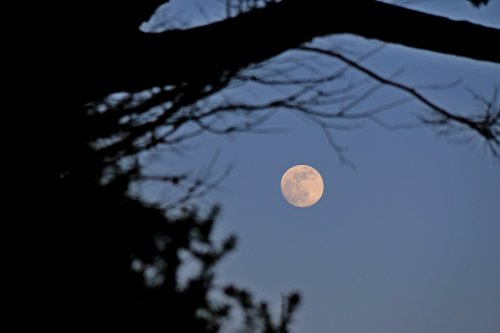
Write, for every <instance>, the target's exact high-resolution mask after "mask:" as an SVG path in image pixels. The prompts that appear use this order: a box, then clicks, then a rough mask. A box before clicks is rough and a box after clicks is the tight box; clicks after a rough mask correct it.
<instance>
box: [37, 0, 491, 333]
mask: <svg viewBox="0 0 500 333" xmlns="http://www.w3.org/2000/svg"><path fill="white" fill-rule="evenodd" d="M164 2H165V1H164V0H163V1H157V0H146V1H141V2H140V3H139V2H126V3H125V2H123V1H117V0H112V1H106V2H104V3H103V2H101V1H95V0H91V1H77V2H72V3H71V5H55V7H57V8H59V10H58V11H55V10H54V8H50V7H49V8H48V10H47V15H46V16H44V17H43V20H44V21H45V24H43V25H41V27H40V29H41V35H43V36H45V38H44V39H43V43H44V44H43V46H42V45H39V46H40V53H41V54H40V55H39V62H37V63H36V64H35V69H36V71H35V74H36V75H35V76H36V77H38V78H41V79H42V80H43V81H45V79H44V78H49V77H50V78H51V79H50V81H47V82H37V85H36V86H37V88H36V89H37V90H38V91H37V93H36V97H37V98H35V99H34V102H33V105H34V106H36V107H37V108H42V109H43V110H46V112H45V113H44V115H43V120H42V121H43V122H42V123H41V125H40V127H42V128H43V131H44V133H45V135H44V137H43V139H40V141H39V142H38V143H37V144H38V145H39V146H40V147H42V148H43V152H44V154H45V156H46V157H45V161H46V164H47V165H46V167H47V170H48V172H47V178H46V180H47V183H46V184H47V186H48V187H49V188H50V193H51V194H50V195H47V196H45V197H43V198H41V200H42V206H43V207H44V210H45V211H47V212H48V213H47V218H48V219H49V223H48V226H47V228H46V229H44V230H43V231H42V232H41V234H40V236H39V237H40V238H42V239H43V243H44V246H43V247H42V248H41V250H40V253H39V254H38V255H39V256H40V257H41V259H42V263H43V265H44V266H43V267H44V270H43V274H42V277H40V280H41V284H40V285H41V286H43V287H40V289H41V291H42V295H43V297H42V299H50V302H44V306H43V308H42V310H40V311H42V312H44V313H58V314H65V315H70V316H76V317H83V316H88V315H89V314H90V313H96V312H108V313H109V312H120V313H124V312H126V313H133V314H135V315H139V316H141V318H145V319H148V320H149V321H150V322H157V323H159V324H160V323H163V322H165V323H166V325H167V326H168V327H169V328H170V329H171V330H175V329H176V328H177V327H179V328H180V329H179V331H180V330H182V331H183V332H220V331H221V330H222V327H223V326H224V324H225V323H226V321H227V320H228V318H229V316H230V313H231V309H239V310H240V317H241V318H243V323H242V326H241V327H242V330H246V331H248V332H267V333H271V332H288V330H289V325H290V323H291V320H292V315H293V312H294V311H295V310H296V308H297V306H298V303H299V296H298V294H296V293H292V294H290V295H287V296H284V299H283V309H282V313H281V316H280V317H279V318H278V319H276V320H275V319H273V318H272V316H271V314H270V312H269V310H268V309H267V305H266V303H260V302H258V301H255V300H254V299H253V297H252V295H251V294H250V293H249V292H247V291H245V290H243V289H241V288H239V287H235V286H215V284H214V268H215V265H216V264H217V263H218V262H219V261H220V260H221V259H222V258H223V257H224V255H226V254H227V253H228V252H230V251H231V250H232V249H233V248H234V246H235V243H236V239H235V238H234V237H233V236H230V237H228V238H227V239H225V240H223V241H222V242H221V243H220V244H218V243H216V242H214V241H213V240H212V238H211V231H212V226H213V223H214V221H215V219H216V217H217V209H214V210H213V211H211V212H209V213H206V214H203V212H199V211H198V210H196V209H195V208H193V207H194V206H193V205H191V204H190V202H191V201H190V200H191V199H193V198H195V197H196V196H197V195H198V194H200V193H203V191H204V189H206V188H207V187H210V186H211V183H210V181H209V179H207V177H203V178H201V179H194V180H193V179H191V183H190V185H188V187H187V189H186V192H185V193H184V194H183V195H181V196H180V198H177V201H174V205H173V206H170V207H168V208H169V209H165V207H160V206H159V205H153V204H147V203H145V202H143V201H141V199H140V198H134V197H132V196H131V195H130V194H129V191H128V190H129V187H130V184H131V183H133V182H140V181H145V180H156V181H162V182H166V183H168V184H171V185H172V186H178V185H179V184H186V183H189V182H190V178H189V176H188V175H187V174H179V175H171V174H166V175H148V174H146V173H145V172H144V171H143V169H142V164H141V161H140V154H141V153H143V152H145V151H148V150H150V149H153V148H156V147H158V146H169V147H170V146H173V145H175V144H176V143H178V142H182V141H183V140H186V139H188V138H190V137H192V136H194V135H199V134H200V133H203V132H206V131H209V132H215V133H220V134H227V133H232V132H236V131H248V130H253V129H256V128H258V125H259V124H261V123H262V122H263V121H265V120H266V118H267V116H268V115H269V112H272V111H273V110H275V109H278V108H282V109H290V110H297V111H299V112H301V113H302V114H304V115H306V116H307V117H309V118H310V119H312V120H313V121H315V122H316V123H317V124H318V125H319V128H320V129H321V130H323V131H324V132H325V135H326V136H327V138H328V139H329V141H330V143H331V144H332V146H333V147H334V148H335V149H336V150H337V152H338V154H339V157H340V159H341V160H342V161H347V159H346V158H345V156H344V154H343V151H342V149H341V147H340V146H338V145H337V144H336V142H335V141H334V140H333V137H332V136H331V133H330V131H329V130H330V129H332V128H338V127H341V126H342V125H340V124H338V123H337V122H336V121H337V120H358V119H369V120H372V121H375V122H377V123H379V124H381V125H382V126H387V127H389V126H388V125H387V124H386V123H385V122H384V120H383V119H380V118H379V115H380V114H381V113H382V112H383V111H384V110H387V109H388V108H391V107H393V106H395V105H400V104H401V103H405V102H407V101H408V100H409V99H416V100H418V101H420V102H421V103H423V104H424V105H425V106H426V107H427V108H428V113H427V114H425V115H424V116H422V119H423V120H424V121H425V122H426V123H428V124H432V125H434V126H439V127H440V128H445V129H448V128H450V127H451V126H458V127H459V128H460V129H461V130H465V131H471V132H472V133H475V134H476V135H478V136H479V137H481V138H482V139H484V140H485V141H486V142H487V144H488V145H489V147H490V149H491V151H492V152H493V154H495V155H497V156H498V152H499V147H500V141H499V137H500V109H499V107H498V104H496V95H495V97H494V98H492V99H491V100H489V99H484V98H482V97H481V96H477V98H478V99H479V100H481V101H482V102H483V104H484V112H483V113H482V114H481V115H479V116H477V115H475V116H464V115H457V114H454V113H452V112H450V111H449V110H446V109H445V108H443V107H441V106H439V105H437V104H436V103H434V102H432V101H431V100H430V99H428V98H427V97H426V96H425V95H424V93H423V92H422V91H421V90H419V89H417V88H415V87H410V86H408V85H405V84H404V83H401V82H398V81H396V75H397V73H396V75H393V76H390V77H384V76H383V75H380V74H378V73H376V72H375V71H373V70H371V69H370V68H368V67H366V66H364V65H363V63H362V61H363V60H364V59H366V58H367V57H369V56H371V54H373V53H374V52H376V51H377V50H373V52H370V53H368V54H365V55H362V56H360V57H357V58H350V57H349V56H347V55H345V54H343V53H342V52H340V51H339V50H337V49H335V48H324V47H319V46H317V45H315V44H314V42H313V43H311V41H312V40H313V39H314V38H316V37H322V36H329V35H332V34H339V33H350V34H355V35H358V36H362V37H365V38H370V39H377V40H380V41H383V42H387V43H396V44H401V45H405V46H408V47H412V48H418V49H425V50H430V51H434V52H439V53H444V54H450V55H455V56H461V57H467V58H471V59H477V60H482V61H490V62H494V63H500V55H499V53H498V52H496V51H495V50H494V49H493V48H492V47H491V42H484V40H486V41H494V40H500V31H499V30H497V29H493V28H488V27H484V26H480V25H477V24H472V23H469V22H464V21H453V20H450V19H447V18H444V17H439V16H435V15H430V14H425V13H421V12H417V11H414V10H410V9H406V8H402V7H398V6H395V5H392V4H387V3H382V2H378V1H370V0H358V1H340V2H337V1H336V2H327V1H319V0H313V1H299V0H284V1H276V2H275V1H253V2H252V1H238V2H231V1H229V2H228V7H227V8H228V10H227V19H225V20H223V21H220V22H215V23H211V24H208V25H204V26H201V27H197V28H190V29H186V30H169V31H164V32H144V31H141V30H140V29H139V28H138V27H139V26H140V24H141V23H142V22H143V21H145V20H147V19H148V17H149V16H150V15H151V14H152V13H153V11H154V10H155V9H156V8H157V7H158V6H159V5H161V4H162V3H164ZM167 2H168V1H167ZM471 2H472V3H474V5H477V6H479V5H481V4H486V3H487V1H471ZM62 7H66V8H64V9H67V10H68V12H71V11H77V14H75V15H70V14H67V15H60V14H59V13H60V9H62ZM276 22H279V24H276ZM415 26H418V27H422V28H420V29H419V30H415V29H414V27H415ZM396 27H397V28H396ZM68 36H70V38H68ZM456 36H460V38H457V37H456ZM478 36H481V37H478ZM40 43H41V42H40ZM287 50H294V52H295V53H293V54H292V55H291V57H290V58H285V59H284V60H283V59H279V61H278V62H277V63H275V62H273V59H276V58H275V57H278V56H279V55H280V54H282V53H283V52H285V51H287ZM304 54H312V55H314V56H321V57H324V58H325V59H328V60H329V61H340V65H338V66H337V67H336V68H335V69H334V70H333V71H331V72H328V73H326V74H321V75H317V76H307V77H302V76H300V75H293V76H288V75H287V73H290V72H291V71H293V70H295V69H296V68H297V63H296V61H295V60H297V59H299V61H300V64H304V62H307V61H309V60H307V58H303V57H302V55H304ZM201 55H203V56H201ZM282 60H283V61H282ZM313 61H314V60H313ZM294 63H295V64H294ZM348 70H355V71H359V72H360V73H361V74H363V75H365V76H366V77H367V78H369V79H370V80H372V81H371V82H372V84H371V85H370V86H368V87H364V86H362V85H358V84H354V85H353V84H347V85H344V86H340V87H338V88H336V89H333V90H332V89H330V90H329V89H326V88H325V86H324V85H323V84H325V83H331V82H334V81H335V80H338V79H339V78H341V77H342V76H343V75H344V74H345V72H346V71H348ZM248 83H251V84H258V85H261V86H264V87H276V86H280V87H285V90H286V93H285V94H284V95H281V96H278V97H277V98H275V99H270V100H266V101H261V102H259V103H249V102H248V101H239V100H234V99H231V98H221V97H220V96H221V94H220V93H221V92H223V91H224V90H225V89H237V87H238V84H248ZM379 84H383V85H388V86H391V87H393V88H395V89H397V90H399V91H402V92H403V93H405V94H406V96H405V97H403V98H401V99H395V100H394V101H391V102H390V103H388V104H387V105H381V106H377V107H376V108H374V109H372V110H365V111H363V112H354V111H353V110H354V109H355V107H356V105H358V104H359V103H360V102H361V101H363V100H364V99H366V98H368V97H369V96H370V95H371V94H373V93H374V92H375V91H376V90H377V87H378V86H379ZM360 87H361V88H360ZM356 89H358V90H356ZM351 91H355V92H356V93H355V94H347V92H351ZM339 102H342V103H343V104H344V105H346V106H345V107H344V108H340V109H338V110H337V111H336V112H333V113H324V112H323V111H322V110H321V108H320V107H321V106H322V105H332V104H333V105H336V104H338V103H339ZM227 114H230V115H233V114H241V115H242V116H243V117H242V118H241V119H243V120H241V119H240V120H238V121H237V122H235V123H230V124H227V122H220V121H219V119H220V117H221V116H222V117H223V116H224V115H227ZM187 124H191V125H194V127H195V129H193V130H189V131H186V130H185V126H186V125H187ZM347 127H348V126H347ZM175 204H177V205H175ZM179 207H180V208H179ZM174 208H175V209H174ZM187 261H189V262H195V263H197V267H198V270H197V271H196V272H195V273H193V274H192V275H191V276H190V277H188V278H186V279H185V280H182V279H181V278H180V276H179V271H180V269H181V267H182V266H183V264H185V263H186V262H187ZM213 293H216V294H217V293H218V295H212V294H213ZM165 316H166V317H167V318H168V319H167V320H166V321H165V319H164V318H165Z"/></svg>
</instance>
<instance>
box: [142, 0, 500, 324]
mask: <svg viewBox="0 0 500 333" xmlns="http://www.w3.org/2000/svg"><path fill="white" fill-rule="evenodd" d="M490 2H491V3H490V4H489V5H488V6H487V7H482V8H481V9H479V10H477V9H474V8H472V7H471V6H470V5H469V4H468V3H467V2H466V1H465V0H461V1H458V0H457V1H416V2H414V4H413V5H412V7H414V8H418V9H421V10H424V11H428V12H432V13H436V14H441V15H447V16H448V17H451V18H466V19H469V20H471V21H474V22H478V23H483V24H486V25H490V26H496V27H500V1H498V0H492V1H490ZM192 3H196V1H175V0H174V1H173V2H172V4H171V5H169V6H166V7H164V8H163V9H162V10H161V11H160V12H159V14H158V16H157V20H161V19H162V17H163V18H167V19H169V20H177V21H184V22H186V23H187V24H191V25H193V24H203V22H204V20H205V18H206V17H216V15H217V13H218V12H217V8H218V7H217V6H218V5H217V3H218V2H217V1H215V2H209V1H206V2H204V1H198V3H203V4H204V5H203V8H204V10H203V13H201V14H200V10H199V9H197V8H198V7H196V5H192ZM219 6H220V5H219ZM277 24H278V23H277ZM167 25H168V24H167ZM415 29H418V27H415ZM325 40H326V42H328V43H330V44H331V43H337V44H338V45H341V46H342V47H345V48H347V49H348V50H349V51H350V52H352V53H353V54H362V53H363V52H366V51H367V50H370V49H371V48H373V47H374V46H375V45H378V44H377V43H376V42H374V41H366V40H364V39H361V38H357V37H353V36H337V37H334V38H332V37H329V38H328V39H325ZM325 40H319V41H316V42H317V43H324V42H325ZM318 45H319V44H318ZM492 47H494V45H493V43H492ZM365 65H367V66H370V68H372V69H373V70H376V71H377V72H379V73H381V74H384V75H391V74H392V73H394V72H396V71H397V70H398V69H400V68H404V72H403V73H402V74H401V75H400V76H399V77H398V81H401V82H406V83H409V84H413V85H422V84H435V83H447V82H451V81H453V80H456V79H461V80H462V84H461V85H459V86H457V87H454V88H451V89H447V90H428V91H424V93H425V94H426V96H428V97H429V98H431V99H432V100H433V101H435V102H437V103H439V104H440V105H443V106H446V107H447V108H448V109H450V110H452V111H455V112H461V111H464V112H466V111H468V110H471V109H472V110H473V109H474V108H477V104H476V103H475V102H474V99H473V98H472V96H471V95H470V94H469V93H468V92H467V89H466V88H467V87H470V88H472V89H473V90H475V91H476V92H477V93H480V94H483V95H485V96H486V97H489V96H491V94H492V90H493V86H494V85H495V84H497V85H498V84H500V67H499V66H498V65H493V64H490V63H486V62H478V61H471V60H467V59H461V58H456V57H451V56H444V55H439V54H434V53H430V52H424V51H418V50H413V49H408V48H405V47H400V46H386V47H385V48H384V49H383V50H382V51H380V52H378V53H377V54H376V55H374V56H373V57H371V58H370V59H368V60H367V61H366V62H365ZM245 89H248V91H251V93H248V95H245V92H242V91H240V92H238V93H236V92H234V91H233V92H229V94H231V93H232V94H241V98H242V99H249V98H262V99H263V100H265V99H266V98H270V97H272V92H270V91H268V90H267V91H263V90H260V89H259V88H255V87H254V88H252V87H250V88H245V87H244V88H243V90H245ZM245 91H246V90H245ZM250 95H253V97H249V96H250ZM394 95H395V92H394V91H392V90H389V89H382V90H381V91H380V92H379V93H378V94H376V95H374V96H373V97H372V98H371V99H370V100H369V101H366V102H365V103H364V104H362V105H360V106H359V108H360V110H362V109H363V108H365V109H367V108H370V107H375V106H377V105H382V104H385V103H387V102H388V101H389V100H390V99H391V98H394ZM423 110H424V109H423V106H422V105H419V104H418V103H409V104H405V105H402V106H399V107H397V108H395V109H392V110H390V111H388V112H387V114H386V115H385V119H386V120H387V121H389V122H397V123H399V122H413V123H414V122H415V121H416V120H415V119H416V118H415V114H419V113H421V112H422V111H423ZM262 128H279V129H282V130H283V131H278V132H272V133H267V134H245V133H243V134H238V135H236V136H231V137H227V136H216V135H212V134H204V135H202V136H201V137H198V138H195V139H193V140H192V141H190V142H189V143H188V145H189V147H190V148H189V150H186V151H184V154H183V155H177V154H172V153H169V154H166V155H165V156H163V157H162V158H160V159H158V161H157V162H156V164H155V165H154V166H152V168H159V169H162V168H172V166H173V167H174V168H177V169H179V170H184V169H186V168H187V169H189V170H193V171H196V170H200V169H203V167H205V166H207V165H208V164H210V161H211V159H212V157H213V156H214V154H215V153H216V152H217V151H219V152H220V157H219V159H218V161H217V164H216V167H215V169H214V174H220V173H221V172H223V171H224V169H225V167H226V166H227V165H228V164H234V168H233V169H232V172H231V173H230V174H229V176H228V177H227V178H226V179H225V180H224V181H223V182H222V183H221V184H220V188H219V189H218V190H215V191H213V192H211V193H209V194H208V195H207V196H206V197H204V198H203V199H201V200H200V201H199V202H200V204H201V205H202V206H203V207H209V206H210V205H211V204H212V203H214V202H216V203H220V204H221V205H222V214H221V217H220V219H219V221H218V227H217V228H218V229H217V234H218V235H226V234H228V233H231V232H234V233H236V234H237V235H238V237H239V246H238V249H237V250H236V251H235V252H234V253H233V254H231V255H230V256H229V257H228V258H227V259H226V260H225V261H224V263H223V264H222V266H221V267H220V269H219V270H218V272H219V282H220V283H221V284H222V283H227V282H234V283H235V284H238V285H241V286H244V287H248V288H249V289H250V290H253V291H255V292H256V294H257V296H258V297H261V298H265V299H267V300H270V301H271V302H272V304H273V305H274V306H277V305H278V302H279V299H280V295H281V293H283V292H287V291H290V290H294V289H297V290H299V291H300V292H301V294H302V296H303V300H304V301H303V303H302V306H301V308H300V310H299V312H298V315H297V317H296V321H295V325H294V332H303V333H306V332H307V333H332V332H342V333H361V332H370V333H396V332H397V333H400V332H405V333H433V332H436V333H470V332H476V333H498V332H500V172H499V171H500V163H499V162H498V161H495V160H494V159H493V158H492V157H491V155H490V154H488V152H487V151H486V149H485V147H484V146H483V144H482V142H481V141H480V140H479V139H477V138H475V139H474V140H472V142H471V143H469V144H459V143H457V142H454V140H453V138H449V137H443V136H438V135H436V132H435V131H434V130H432V129H430V128H426V127H420V128H416V129H405V130H399V131H390V130H387V129H383V128H381V127H380V126H378V125H376V124H374V123H370V122H364V123H363V127H362V128H360V129H356V130H349V131H340V132H336V131H335V132H334V133H333V134H334V137H335V139H336V140H337V142H338V143H339V144H341V145H345V146H347V147H348V148H349V151H348V152H347V154H348V155H347V157H348V158H349V159H350V160H351V161H352V162H353V163H354V164H355V165H356V169H352V168H350V167H348V166H346V165H341V164H340V163H339V159H338V156H337V154H336V153H335V151H334V150H333V149H332V147H331V146H330V145H329V144H328V141H327V139H326V137H325V136H324V134H323V133H322V132H321V130H320V129H319V128H318V127H317V126H315V125H314V124H312V123H311V122H308V121H306V120H304V119H303V118H301V117H300V116H298V115H297V114H296V113H293V112H290V111H286V110H279V111H277V112H276V113H275V114H274V115H273V116H272V117H271V118H270V119H269V120H268V121H267V122H266V123H265V124H264V125H263V127H262ZM295 164H308V165H310V166H312V167H314V168H315V169H317V170H318V171H319V172H320V173H321V174H322V176H323V180H324V183H325V188H324V195H323V198H322V199H321V200H320V201H319V202H318V203H317V204H316V205H314V206H312V207H310V208H304V209H301V208H296V207H293V206H291V205H289V204H288V203H287V202H286V201H285V200H284V199H283V197H282V195H281V192H280V180H281V176H282V175H283V173H284V172H285V171H286V170H287V169H288V168H289V167H291V166H293V165H295ZM144 191H145V195H146V196H149V197H151V198H155V199H159V200H163V199H162V195H165V196H166V197H168V195H169V192H168V191H166V192H162V191H159V190H158V189H157V188H153V187H150V188H145V189H144ZM161 193H163V194H161Z"/></svg>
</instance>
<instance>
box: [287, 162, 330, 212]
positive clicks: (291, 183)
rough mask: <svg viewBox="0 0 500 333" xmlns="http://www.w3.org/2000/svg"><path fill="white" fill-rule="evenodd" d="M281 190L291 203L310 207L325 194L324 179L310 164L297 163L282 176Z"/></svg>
mask: <svg viewBox="0 0 500 333" xmlns="http://www.w3.org/2000/svg"><path fill="white" fill-rule="evenodd" d="M281 192H282V193H283V196H284V197H285V199H286V201H288V203H289V204H291V205H294V206H296V207H309V206H312V205H314V204H315V203H316V202H318V201H319V199H321V196H322V195H323V179H322V178H321V175H320V174H319V172H318V171H316V169H314V168H312V167H310V166H308V165H303V164H300V165H296V166H294V167H291V168H290V169H288V170H287V171H286V172H285V174H284V175H283V177H282V178H281Z"/></svg>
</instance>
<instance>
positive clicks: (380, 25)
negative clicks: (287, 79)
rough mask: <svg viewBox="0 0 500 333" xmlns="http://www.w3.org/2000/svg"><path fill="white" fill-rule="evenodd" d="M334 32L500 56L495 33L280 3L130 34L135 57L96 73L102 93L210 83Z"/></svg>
mask: <svg viewBox="0 0 500 333" xmlns="http://www.w3.org/2000/svg"><path fill="white" fill-rule="evenodd" d="M277 22H279V24H277ZM340 33H350V34H355V35H359V36H363V37H366V38H371V39H377V40H381V41H384V42H388V43H396V44H401V45H405V46H409V47H414V48H419V49H423V50H429V51H434V52H439V53H444V54H451V55H458V56H462V57H468V58H472V59H478V60H485V61H491V62H496V63H500V53H499V52H497V51H496V50H494V49H493V47H492V45H494V41H495V40H500V30H498V29H494V28H488V27H484V26H481V25H478V24H473V23H470V22H465V21H454V20H450V19H447V18H444V17H440V16H436V15H431V14H426V13H422V12H418V11H415V10H411V9H407V8H402V7H398V6H395V5H391V4H386V3H382V2H379V1H373V0H358V1H320V0H309V1H301V0H284V1H282V2H280V3H272V4H269V5H268V6H267V7H266V8H264V9H258V10H254V11H252V12H249V13H245V14H242V15H240V16H238V17H235V18H231V19H228V20H224V21H221V22H216V23H213V24H209V25H206V26H202V27H198V28H193V29H188V30H182V31H180V30H175V31H168V32H164V33H160V34H144V35H142V36H137V37H138V38H136V39H134V40H133V41H131V43H133V45H130V46H127V47H130V48H131V49H133V50H134V51H135V52H133V53H127V52H123V51H122V50H119V52H120V54H119V55H117V56H116V57H110V58H109V59H111V60H112V62H111V63H107V64H105V66H104V67H105V68H106V69H107V70H106V71H100V73H102V72H104V73H108V75H106V77H105V78H102V79H103V83H104V82H105V83H106V88H107V89H109V90H110V91H106V93H109V92H112V91H119V90H128V91H136V90H142V89H145V88H149V87H152V86H161V85H164V84H167V83H171V84H177V83H179V82H187V81H193V80H194V81H200V80H201V81H204V82H209V81H210V80H212V79H213V78H214V77H217V76H219V75H220V74H221V73H223V72H224V71H226V70H230V71H237V70H238V69H240V68H244V67H246V66H248V65H250V64H252V63H258V62H261V61H263V60H266V59H269V58H271V57H274V56H276V55H278V54H280V53H282V52H284V51H286V50H289V49H292V48H296V47H299V46H300V45H302V44H303V43H305V42H308V41H310V40H311V39H313V38H315V37H319V36H325V35H331V34H340ZM101 75H102V74H101Z"/></svg>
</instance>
